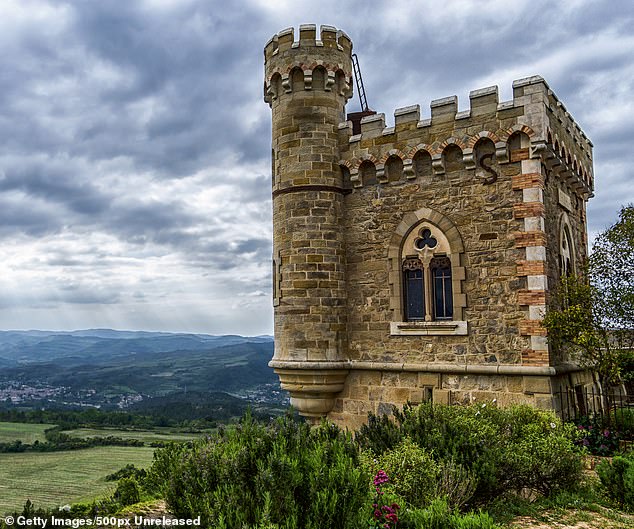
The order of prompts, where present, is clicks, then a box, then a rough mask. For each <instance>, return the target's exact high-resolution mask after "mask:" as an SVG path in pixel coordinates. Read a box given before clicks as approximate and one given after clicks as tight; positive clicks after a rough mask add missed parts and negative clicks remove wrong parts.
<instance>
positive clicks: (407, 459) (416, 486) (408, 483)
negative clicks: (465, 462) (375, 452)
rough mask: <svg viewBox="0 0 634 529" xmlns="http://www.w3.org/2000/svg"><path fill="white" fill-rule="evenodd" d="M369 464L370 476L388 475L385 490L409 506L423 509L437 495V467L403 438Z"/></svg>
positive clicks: (424, 452)
mask: <svg viewBox="0 0 634 529" xmlns="http://www.w3.org/2000/svg"><path fill="white" fill-rule="evenodd" d="M368 459H369V460H370V461H371V469H372V473H373V474H376V473H377V472H378V471H384V472H385V473H386V474H387V475H388V476H389V482H387V484H386V488H387V490H389V491H393V492H394V493H395V494H397V495H398V496H400V497H401V498H403V499H404V500H405V501H406V502H407V503H408V505H410V506H412V507H424V506H426V505H428V504H429V503H430V502H431V500H432V499H433V498H434V497H435V496H436V488H437V483H438V475H439V466H438V464H437V463H436V462H435V461H434V460H433V458H432V457H431V456H430V455H429V454H428V453H427V451H426V450H425V449H423V448H421V447H420V446H418V445H416V444H415V443H414V442H413V441H412V440H411V439H409V438H405V439H403V441H401V442H400V443H399V444H398V445H396V446H395V447H394V448H392V449H390V450H387V451H386V452H384V453H383V454H381V455H380V456H378V457H377V458H376V459H372V458H368Z"/></svg>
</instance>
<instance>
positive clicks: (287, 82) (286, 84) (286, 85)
mask: <svg viewBox="0 0 634 529" xmlns="http://www.w3.org/2000/svg"><path fill="white" fill-rule="evenodd" d="M282 88H283V89H284V92H285V93H287V94H290V93H291V92H292V88H291V79H290V77H289V76H288V74H287V73H285V74H284V75H282Z"/></svg>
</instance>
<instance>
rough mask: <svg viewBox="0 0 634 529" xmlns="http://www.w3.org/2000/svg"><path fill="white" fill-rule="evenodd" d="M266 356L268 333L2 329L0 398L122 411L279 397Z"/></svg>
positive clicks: (270, 349) (269, 345)
mask: <svg viewBox="0 0 634 529" xmlns="http://www.w3.org/2000/svg"><path fill="white" fill-rule="evenodd" d="M272 356H273V338H272V337H271V336H253V337H249V336H238V335H220V336H215V335H208V334H188V333H166V332H147V331H115V330H111V329H87V330H78V331H40V330H32V331H0V400H3V399H6V397H7V396H9V397H11V398H12V399H13V398H15V399H17V398H18V395H22V394H23V393H24V392H25V391H26V392H27V393H28V390H24V388H34V389H33V391H32V393H33V394H38V395H52V397H50V398H52V399H53V400H54V401H56V402H58V403H59V402H63V403H69V402H70V403H71V404H72V403H75V404H77V405H80V406H84V405H99V406H104V405H105V406H109V405H112V406H120V407H121V403H122V402H128V401H130V399H132V400H133V401H134V399H139V398H140V399H144V400H145V399H148V398H150V399H152V398H157V397H162V396H166V395H170V394H174V393H179V392H183V391H198V392H225V393H231V394H235V395H246V394H247V393H252V392H253V391H256V393H257V392H265V393H269V394H270V393H271V392H273V394H277V392H279V390H280V388H279V380H278V379H277V377H276V376H275V374H274V373H273V370H272V369H271V368H269V367H268V362H269V361H270V360H271V358H272ZM20 388H22V389H20ZM42 388H44V390H42ZM46 388H53V389H51V390H50V391H49V390H47V389H46ZM19 398H20V399H22V397H19ZM38 398H39V397H38ZM42 398H46V399H49V397H48V396H46V397H42ZM28 399H32V397H28V398H27V400H28ZM49 400H50V399H49ZM14 402H24V400H23V399H22V400H14ZM125 405H127V404H125Z"/></svg>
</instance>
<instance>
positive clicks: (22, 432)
mask: <svg viewBox="0 0 634 529" xmlns="http://www.w3.org/2000/svg"><path fill="white" fill-rule="evenodd" d="M53 426H55V425H54V424H27V423H22V422H0V443H12V442H14V441H22V442H23V443H25V444H33V443H34V442H35V441H40V442H44V441H46V439H45V438H44V430H46V429H48V428H52V427H53Z"/></svg>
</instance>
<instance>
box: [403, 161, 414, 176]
mask: <svg viewBox="0 0 634 529" xmlns="http://www.w3.org/2000/svg"><path fill="white" fill-rule="evenodd" d="M403 174H404V175H405V178H407V179H408V180H412V179H414V178H416V173H415V172H414V163H413V162H412V160H411V159H410V158H407V159H406V160H403Z"/></svg>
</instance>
